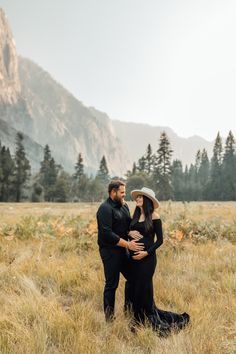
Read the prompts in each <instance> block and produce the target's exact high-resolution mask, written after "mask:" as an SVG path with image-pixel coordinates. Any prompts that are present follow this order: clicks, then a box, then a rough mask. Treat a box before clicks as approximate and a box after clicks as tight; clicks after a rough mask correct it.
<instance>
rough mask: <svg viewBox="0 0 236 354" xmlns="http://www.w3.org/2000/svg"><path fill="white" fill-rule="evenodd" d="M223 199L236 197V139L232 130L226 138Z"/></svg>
mask: <svg viewBox="0 0 236 354" xmlns="http://www.w3.org/2000/svg"><path fill="white" fill-rule="evenodd" d="M222 198H223V200H235V199H236V156H235V140H234V136H233V133H232V132H231V131H230V132H229V134H228V137H227V139H226V144H225V151H224V157H223V192H222Z"/></svg>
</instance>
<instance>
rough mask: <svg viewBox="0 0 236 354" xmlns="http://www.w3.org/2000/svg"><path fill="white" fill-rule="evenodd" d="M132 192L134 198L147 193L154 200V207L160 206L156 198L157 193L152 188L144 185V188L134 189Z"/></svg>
mask: <svg viewBox="0 0 236 354" xmlns="http://www.w3.org/2000/svg"><path fill="white" fill-rule="evenodd" d="M130 194H131V198H132V199H133V200H135V199H136V197H137V196H138V195H145V197H147V198H149V199H151V201H152V202H153V206H154V209H156V208H158V207H159V205H160V204H159V202H158V200H157V199H156V196H155V193H154V192H153V190H152V189H150V188H146V187H143V188H142V189H134V190H133V191H131V193H130Z"/></svg>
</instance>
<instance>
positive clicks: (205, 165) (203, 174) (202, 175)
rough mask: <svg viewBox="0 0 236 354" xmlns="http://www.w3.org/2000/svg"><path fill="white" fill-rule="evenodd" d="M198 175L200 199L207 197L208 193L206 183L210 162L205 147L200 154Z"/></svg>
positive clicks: (207, 181)
mask: <svg viewBox="0 0 236 354" xmlns="http://www.w3.org/2000/svg"><path fill="white" fill-rule="evenodd" d="M198 176H199V182H200V195H201V200H202V199H203V200H206V199H207V194H208V188H207V187H208V183H209V177H210V162H209V159H208V155H207V151H206V149H203V151H202V154H201V163H200V167H199V171H198Z"/></svg>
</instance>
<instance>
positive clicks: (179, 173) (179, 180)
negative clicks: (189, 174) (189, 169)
mask: <svg viewBox="0 0 236 354" xmlns="http://www.w3.org/2000/svg"><path fill="white" fill-rule="evenodd" d="M171 170H172V172H171V183H172V186H173V194H174V199H175V200H184V186H185V183H184V174H183V166H182V162H181V161H180V160H174V161H173V164H172V167H171Z"/></svg>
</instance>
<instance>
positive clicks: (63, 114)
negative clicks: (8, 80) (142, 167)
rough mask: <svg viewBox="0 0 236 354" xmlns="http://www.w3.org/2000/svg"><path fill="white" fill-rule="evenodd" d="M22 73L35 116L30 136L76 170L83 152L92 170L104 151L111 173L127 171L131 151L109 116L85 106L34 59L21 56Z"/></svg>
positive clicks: (22, 79) (68, 167) (28, 101)
mask: <svg viewBox="0 0 236 354" xmlns="http://www.w3.org/2000/svg"><path fill="white" fill-rule="evenodd" d="M19 74H20V81H21V88H22V91H21V94H22V97H23V99H24V100H25V101H26V102H27V107H28V111H29V113H30V116H31V118H32V120H33V130H32V133H30V136H31V137H32V138H33V139H34V140H35V141H37V142H38V143H40V144H41V145H45V144H49V146H50V148H51V150H52V153H53V156H54V157H55V159H56V161H57V162H58V163H61V164H62V165H63V166H64V167H65V168H66V169H67V170H69V171H72V170H73V168H74V165H75V163H76V160H77V156H78V153H79V152H81V153H82V155H83V158H84V163H85V165H86V167H87V169H88V171H91V172H96V170H97V169H98V167H99V162H100V160H101V158H102V156H103V155H105V156H106V159H107V163H108V168H109V171H110V172H111V175H114V174H118V175H122V174H124V173H125V172H126V171H127V169H128V167H129V160H128V158H127V154H126V153H125V151H124V148H123V147H122V144H121V143H120V141H119V140H118V139H117V136H116V135H115V132H114V129H113V127H112V124H111V120H110V119H109V118H108V117H107V119H102V118H101V117H97V116H96V114H95V111H96V110H95V109H89V108H88V107H85V106H84V105H83V104H82V103H81V102H80V101H79V100H77V99H76V98H75V97H74V96H73V95H71V94H70V93H69V92H68V91H67V90H65V89H64V88H63V87H62V86H61V85H60V84H59V83H58V82H56V81H55V80H54V79H53V78H52V77H51V76H50V75H49V74H48V73H47V72H45V71H44V70H43V69H42V68H40V67H39V66H38V65H36V64H35V63H33V62H32V61H30V60H27V59H23V58H19ZM96 112H98V111H96ZM100 115H101V116H103V113H101V112H100Z"/></svg>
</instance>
